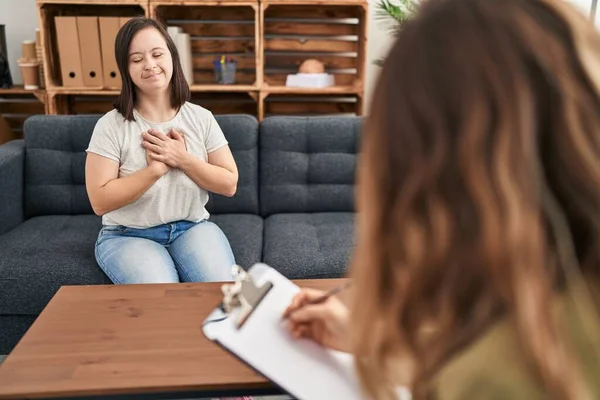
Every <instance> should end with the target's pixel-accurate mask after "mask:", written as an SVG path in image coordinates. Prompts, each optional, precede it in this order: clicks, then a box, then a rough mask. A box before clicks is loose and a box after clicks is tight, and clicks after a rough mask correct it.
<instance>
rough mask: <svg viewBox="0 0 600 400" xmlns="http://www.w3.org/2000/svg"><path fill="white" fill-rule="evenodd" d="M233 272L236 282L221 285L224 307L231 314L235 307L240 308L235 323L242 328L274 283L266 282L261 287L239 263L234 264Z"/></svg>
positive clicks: (238, 327)
mask: <svg viewBox="0 0 600 400" xmlns="http://www.w3.org/2000/svg"><path fill="white" fill-rule="evenodd" d="M231 273H232V274H233V277H234V282H233V283H226V284H224V285H223V286H221V291H222V292H223V303H222V308H223V311H225V312H226V313H227V314H231V313H232V312H233V310H234V309H236V308H239V312H238V314H237V318H236V320H235V324H236V326H237V329H240V328H241V327H242V326H243V325H244V323H245V322H246V321H247V320H248V318H249V317H250V315H251V314H252V312H253V311H254V310H255V309H256V307H258V305H259V304H260V302H261V301H262V299H263V298H264V297H265V296H266V295H267V293H269V290H271V289H272V288H273V284H272V283H271V282H266V283H265V284H263V285H262V286H260V287H259V286H257V285H256V283H255V282H254V280H253V279H252V276H251V275H250V274H248V273H247V272H246V271H244V269H243V268H242V267H240V266H239V265H234V266H233V267H232V271H231Z"/></svg>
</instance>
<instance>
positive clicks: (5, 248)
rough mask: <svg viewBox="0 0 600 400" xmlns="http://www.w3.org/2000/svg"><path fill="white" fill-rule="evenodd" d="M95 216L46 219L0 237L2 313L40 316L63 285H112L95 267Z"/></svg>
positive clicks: (98, 224) (97, 220)
mask: <svg viewBox="0 0 600 400" xmlns="http://www.w3.org/2000/svg"><path fill="white" fill-rule="evenodd" d="M100 227H101V220H100V217H97V216H95V215H77V216H44V217H35V218H32V219H30V220H27V221H25V222H24V223H23V224H21V225H19V226H18V227H17V228H15V229H13V230H12V231H10V232H8V233H6V234H4V235H2V236H0V249H2V257H1V258H0V314H14V315H37V314H38V313H39V312H40V311H41V310H42V309H43V308H44V307H45V306H46V304H47V303H48V301H50V299H51V298H52V296H53V295H54V293H55V292H56V291H57V290H58V289H59V288H60V287H61V286H62V285H87V284H90V285H93V284H103V283H110V280H109V279H108V277H107V276H106V275H105V274H104V272H102V270H101V269H100V268H99V267H98V265H97V264H96V259H95V257H94V243H95V242H96V238H97V237H98V232H99V231H100Z"/></svg>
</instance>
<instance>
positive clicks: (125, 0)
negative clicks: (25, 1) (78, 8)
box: [36, 0, 148, 6]
mask: <svg viewBox="0 0 600 400" xmlns="http://www.w3.org/2000/svg"><path fill="white" fill-rule="evenodd" d="M36 3H37V4H38V5H43V4H60V5H66V6H68V5H76V4H88V5H90V4H93V5H108V6H114V5H139V4H140V3H148V1H147V0H142V1H140V0H37V1H36Z"/></svg>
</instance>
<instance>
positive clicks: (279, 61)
mask: <svg viewBox="0 0 600 400" xmlns="http://www.w3.org/2000/svg"><path fill="white" fill-rule="evenodd" d="M366 11H367V8H366V5H364V4H362V3H355V4H344V3H341V4H340V3H337V2H332V3H329V2H328V3H323V4H322V5H319V6H318V7H316V6H315V5H314V3H310V2H306V4H290V3H286V2H282V1H277V2H271V1H267V2H265V3H261V13H262V18H263V34H262V38H263V39H262V40H263V44H262V48H263V51H264V83H265V85H264V86H265V87H269V86H279V87H281V86H285V82H286V78H287V76H288V75H289V74H294V73H297V72H298V67H299V66H300V64H301V63H302V62H303V61H305V60H307V59H317V60H319V61H321V62H322V63H323V64H324V65H325V69H326V72H328V73H330V74H333V75H334V76H335V85H336V86H353V87H356V88H358V89H360V88H362V86H363V82H364V67H363V64H364V59H365V52H366V18H367V12H366Z"/></svg>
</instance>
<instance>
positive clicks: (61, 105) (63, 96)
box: [0, 91, 258, 117]
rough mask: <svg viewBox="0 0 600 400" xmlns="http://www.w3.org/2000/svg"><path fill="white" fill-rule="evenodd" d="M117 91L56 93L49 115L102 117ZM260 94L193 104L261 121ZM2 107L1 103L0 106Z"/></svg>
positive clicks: (205, 97) (205, 98) (201, 97)
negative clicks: (250, 116)
mask: <svg viewBox="0 0 600 400" xmlns="http://www.w3.org/2000/svg"><path fill="white" fill-rule="evenodd" d="M117 95H118V92H117V91H103V92H96V93H86V94H84V93H53V94H51V95H50V96H51V97H52V104H53V107H52V109H51V110H50V112H49V113H50V114H60V115H69V114H70V115H77V114H91V115H102V114H105V113H107V112H109V111H110V110H112V109H113V103H114V101H115V99H116V98H117ZM257 99H258V92H246V93H244V92H217V93H193V94H192V96H191V99H190V102H192V103H195V104H199V105H201V106H203V107H205V108H207V109H208V110H210V111H211V112H212V113H213V114H217V115H218V114H249V115H253V116H254V117H258V103H257ZM0 104H1V103H0Z"/></svg>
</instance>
